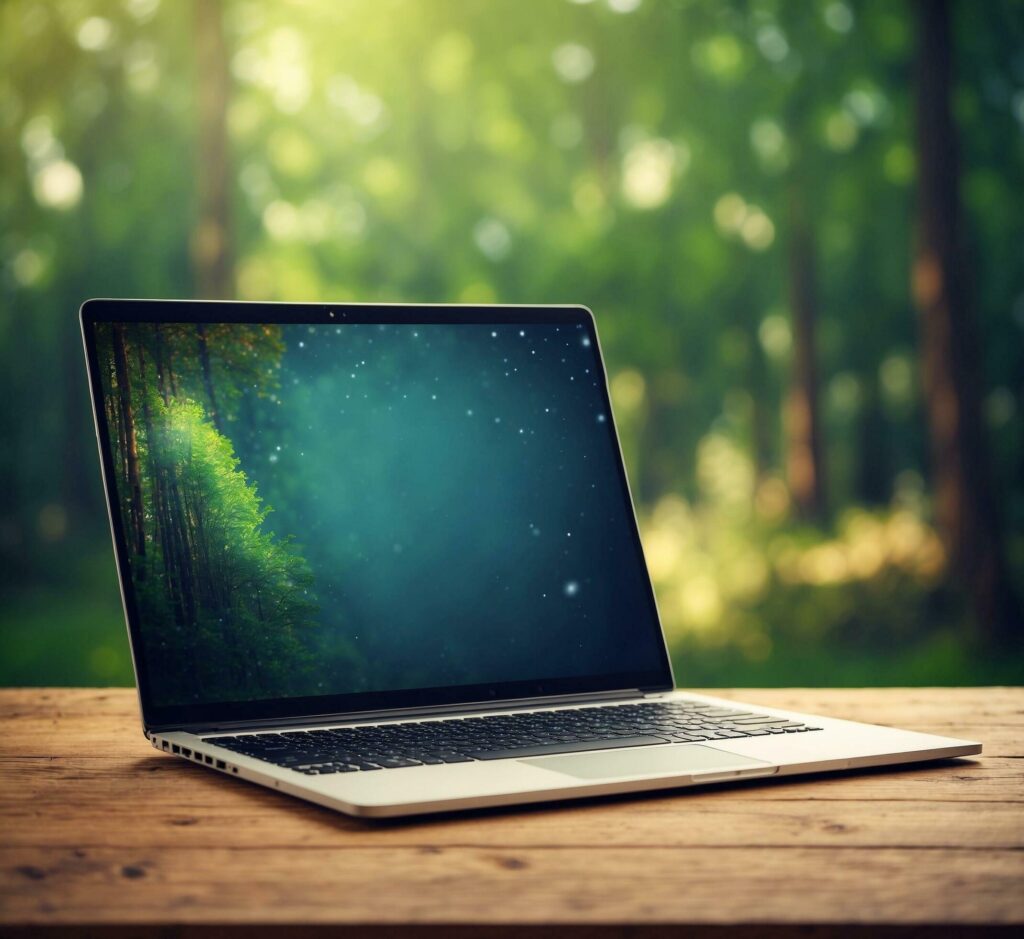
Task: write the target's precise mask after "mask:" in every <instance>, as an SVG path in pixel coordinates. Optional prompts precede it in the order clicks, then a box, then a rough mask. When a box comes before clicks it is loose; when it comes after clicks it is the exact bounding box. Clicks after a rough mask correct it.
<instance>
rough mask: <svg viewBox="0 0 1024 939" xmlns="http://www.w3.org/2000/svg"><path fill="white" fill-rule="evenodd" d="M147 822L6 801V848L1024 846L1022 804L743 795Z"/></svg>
mask: <svg viewBox="0 0 1024 939" xmlns="http://www.w3.org/2000/svg"><path fill="white" fill-rule="evenodd" d="M140 814H141V815H142V816H143V817H144V818H145V824H139V825H122V826H118V828H117V830H115V831H111V825H110V818H111V815H110V806H109V802H108V803H107V804H103V803H101V802H98V801H97V802H96V803H92V804H81V803H78V802H77V800H76V804H75V805H73V806H68V805H64V806H59V805H49V804H43V805H36V804H32V803H27V804H22V805H18V806H10V807H5V809H4V811H3V820H4V837H3V842H4V845H5V846H6V847H11V848H14V847H24V848H29V847H48V848H50V847H54V848H57V847H67V848H75V847H77V848H101V847H116V848H134V849H139V848H150V849H170V848H196V847H222V846H224V845H226V844H230V845H231V846H232V847H235V848H238V849H242V850H262V849H267V850H270V849H276V848H282V849H293V848H295V849H304V848H318V847H322V848H327V847H337V848H353V847H368V846H376V847H384V846H401V847H412V848H416V847H425V846H428V845H437V846H441V845H455V846H458V845H465V844H480V843H486V844H488V845H492V846H503V847H511V846H515V847H529V848H544V847H549V846H551V845H559V846H563V847H567V846H578V847H586V846H591V847H596V848H599V847H603V846H615V847H640V846H644V845H650V846H662V847H680V848H681V847H689V848H702V847H744V846H756V847H779V848H781V847H793V846H800V847H830V848H835V849H837V850H839V849H843V848H864V847H922V848H923V847H927V848H936V847H944V846H948V845H951V844H955V845H956V846H958V847H961V848H1000V849H1006V850H1013V849H1024V823H1022V819H1024V809H1022V808H1021V805H1020V804H1005V803H991V804H989V805H986V806H985V807H984V810H983V811H978V810H977V809H975V808H974V807H973V806H963V805H958V804H956V803H949V802H916V801H912V802H907V801H902V802H881V801H876V802H871V803H864V802H861V801H856V800H854V801H835V802H830V803H818V802H810V801H806V800H791V801H785V802H743V801H738V800H734V799H733V800H723V799H718V798H715V797H714V796H711V797H703V798H701V797H698V798H697V799H695V800H692V801H691V800H686V801H684V800H683V799H681V798H672V797H665V796H662V797H659V798H652V797H650V796H645V797H643V798H640V799H637V800H636V801H635V802H634V803H633V804H627V803H626V802H625V801H617V802H614V803H608V802H596V803H594V802H591V803H584V804H578V805H574V806H571V807H565V806H558V807H555V808H550V807H545V808H534V809H530V810H526V811H524V810H522V809H518V810H515V811H513V810H511V809H507V810H504V811H502V812H488V813H485V814H483V815H469V816H466V815H461V816H456V817H441V818H434V819H428V820H422V821H419V822H415V823H412V822H404V823H388V824H384V825H382V824H379V823H378V824H370V823H365V822H360V821H358V820H356V819H349V818H346V817H344V816H340V815H337V814H336V813H333V812H329V811H328V810H325V809H321V808H319V807H317V806H312V805H310V806H306V805H303V804H301V803H297V802H295V801H294V800H292V799H289V798H288V797H286V796H282V795H279V794H275V793H273V792H270V791H269V790H268V791H267V792H266V795H265V797H263V796H262V794H261V797H260V798H258V799H252V800H248V799H247V800H239V799H225V800H223V801H222V802H221V803H219V804H203V803H195V804H188V803H183V804H180V805H177V806H170V805H164V804H158V805H150V804H148V803H140Z"/></svg>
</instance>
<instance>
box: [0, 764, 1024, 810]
mask: <svg viewBox="0 0 1024 939" xmlns="http://www.w3.org/2000/svg"><path fill="white" fill-rule="evenodd" d="M149 752H152V751H149ZM1022 770H1024V766H1021V761H1020V760H1016V761H1014V760H1009V759H1005V760H996V759H995V758H986V759H985V760H984V761H977V760H958V761H955V762H950V763H940V764H926V765H919V766H910V767H902V768H888V767H887V768H882V769H870V770H863V771H856V772H844V773H830V774H818V775H815V776H801V777H796V778H793V779H765V780H755V781H752V782H746V783H735V784H732V785H725V786H715V787H710V788H706V789H688V790H685V791H684V790H678V791H677V792H676V793H674V794H672V795H669V796H665V798H672V799H678V800H683V801H682V802H681V811H687V810H691V811H692V810H693V809H692V808H691V802H692V800H695V799H698V798H701V797H702V794H703V795H704V796H706V797H708V798H712V799H716V800H717V799H739V800H744V801H758V802H762V801H768V802H771V801H779V800H788V801H792V800H798V801H805V800H811V801H833V800H851V799H857V800H861V801H873V800H882V801H901V800H902V801H919V800H928V801H948V802H1017V803H1020V802H1022V801H1024V781H1022V777H1021V772H1022ZM69 786H74V789H75V799H76V803H77V804H80V805H83V806H84V805H89V804H98V805H108V804H109V803H110V802H111V800H112V799H118V800H122V799H123V800H124V801H126V802H127V804H131V805H135V804H139V803H144V804H145V805H147V806H154V805H156V804H158V803H159V804H164V805H172V806H178V805H191V804H199V805H211V804H217V803H219V802H222V801H225V800H244V801H246V802H252V801H253V800H256V799H260V798H265V797H266V796H267V795H270V796H274V798H275V799H277V796H276V795H275V794H274V793H270V792H269V790H264V789H262V788H260V787H257V786H254V785H249V784H246V783H244V782H242V781H241V780H237V779H228V778H227V777H224V776H221V775H220V774H219V773H215V772H214V771H212V770H208V769H204V768H202V767H200V766H195V765H193V764H191V763H186V762H185V761H184V760H180V759H174V758H173V757H167V756H162V755H160V754H157V753H152V756H147V757H144V758H142V759H129V760H124V761H121V760H118V759H114V758H111V759H99V758H76V759H74V760H61V759H59V758H54V759H50V760H47V759H38V758H33V759H31V760H29V759H25V760H8V761H7V762H5V763H0V806H2V805H3V804H4V803H7V804H10V805H16V804H19V803H22V804H23V803H35V804H38V805H44V804H51V805H58V806H59V805H62V804H64V803H65V802H66V800H67V794H68V788H69ZM281 798H284V797H283V796H282V797H281ZM635 798H640V797H638V796H628V797H623V799H617V800H615V799H612V800H605V801H604V804H609V805H611V804H616V803H618V802H622V801H629V800H631V799H635ZM643 798H654V796H645V797H643ZM291 801H292V800H289V803H290V802H291ZM277 804H280V802H278V803H277ZM0 811H2V809H0ZM324 811H326V810H324Z"/></svg>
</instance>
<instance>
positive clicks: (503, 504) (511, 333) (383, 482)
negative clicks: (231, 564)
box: [231, 324, 659, 694]
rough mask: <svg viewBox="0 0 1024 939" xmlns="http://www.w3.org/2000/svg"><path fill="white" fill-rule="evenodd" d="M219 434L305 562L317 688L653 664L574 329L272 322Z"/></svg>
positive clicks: (635, 568)
mask: <svg viewBox="0 0 1024 939" xmlns="http://www.w3.org/2000/svg"><path fill="white" fill-rule="evenodd" d="M282 335H283V339H284V345H285V351H284V355H283V358H282V360H281V364H280V385H279V387H278V389H277V390H276V391H275V392H274V393H273V394H272V395H270V396H261V397H256V396H254V400H253V401H251V402H250V406H249V408H248V409H247V410H243V414H247V415H248V420H240V421H239V424H241V425H242V426H239V427H237V428H235V431H233V432H232V434H231V436H232V438H233V440H234V442H235V446H236V449H237V452H238V455H239V457H240V459H241V462H242V468H243V469H244V471H245V472H246V474H247V475H248V476H249V478H250V479H252V480H253V481H254V482H255V483H256V485H257V487H258V490H259V492H260V495H261V496H262V497H263V498H264V499H265V500H266V501H267V502H268V503H269V504H270V505H271V506H273V509H274V511H273V512H272V513H271V514H270V516H269V517H268V519H267V525H268V526H269V527H270V528H272V529H273V530H274V531H275V532H277V533H278V534H279V535H281V536H293V537H294V539H295V542H296V544H297V545H299V546H300V547H301V551H302V553H303V554H304V556H305V557H306V558H307V560H308V561H309V564H310V566H311V568H312V571H313V575H314V591H315V594H316V598H317V602H318V603H319V605H320V623H321V628H322V630H323V633H324V639H325V645H326V646H328V647H329V646H330V645H331V644H332V643H334V644H337V645H338V646H339V647H340V646H344V647H345V648H346V649H348V650H350V651H352V652H353V653H354V654H355V656H356V657H357V658H358V660H359V661H361V662H362V663H363V665H362V667H361V669H360V674H359V676H358V678H357V679H356V681H355V686H354V687H353V686H352V684H353V680H352V678H351V676H350V675H349V676H348V677H347V678H346V687H334V686H332V683H331V680H330V676H329V675H326V676H325V677H324V687H323V693H325V694H326V693H330V694H336V693H346V692H356V691H377V690H398V689H405V688H416V687H440V686H449V685H464V684H484V683H497V682H504V681H522V680H527V679H545V678H554V677H572V676H580V675H592V674H613V673H621V672H627V671H643V670H651V669H656V668H657V667H658V663H659V651H658V646H657V643H658V642H659V640H658V639H657V636H658V632H657V629H656V627H654V626H653V625H652V624H651V622H650V618H649V616H650V614H649V613H648V608H647V602H646V599H645V590H646V587H645V578H646V574H645V573H644V571H643V568H642V562H641V560H640V558H639V556H638V555H637V552H636V551H635V548H634V545H633V541H632V538H631V535H630V527H629V526H630V524H631V522H630V519H629V512H630V509H629V506H628V503H627V500H626V496H625V493H624V492H623V490H622V487H621V484H620V482H619V478H618V471H617V460H618V454H617V451H616V444H615V441H614V436H613V433H612V431H611V426H610V423H609V415H608V413H607V412H606V410H605V402H604V395H603V392H602V390H601V386H600V383H601V382H602V381H603V379H602V377H601V374H600V370H601V366H600V362H599V359H598V357H597V354H596V351H597V350H596V349H595V348H594V347H593V346H592V344H591V340H590V338H589V336H588V334H587V332H586V330H584V329H583V328H582V327H577V326H573V325H561V326H556V325H553V324H543V325H540V324H533V325H522V326H521V325H508V324H503V325H477V324H459V325H454V324H423V325H408V324H401V325H378V324H346V325H343V326H328V325H316V326H306V325H302V326H297V325H289V326H284V327H282Z"/></svg>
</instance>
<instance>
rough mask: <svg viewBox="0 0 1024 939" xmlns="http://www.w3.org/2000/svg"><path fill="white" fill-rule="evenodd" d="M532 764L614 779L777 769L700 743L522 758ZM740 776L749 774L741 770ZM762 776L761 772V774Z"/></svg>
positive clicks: (575, 774)
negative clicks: (749, 769)
mask: <svg viewBox="0 0 1024 939" xmlns="http://www.w3.org/2000/svg"><path fill="white" fill-rule="evenodd" d="M519 762H520V763H529V764H530V766H539V767H540V768H541V769H550V770H554V771H555V772H556V773H565V774H566V775H567V776H575V777H576V778H577V779H611V778H615V777H621V776H658V775H664V774H668V773H673V774H675V773H679V774H691V773H693V774H699V773H707V772H714V771H715V770H722V772H723V773H724V774H728V775H732V773H731V772H730V771H737V770H743V769H747V768H751V769H756V768H759V767H764V768H766V769H767V772H766V774H765V775H768V774H769V773H771V772H774V767H773V766H772V764H771V763H765V762H763V761H761V760H752V759H751V758H750V757H749V756H740V755H739V754H738V753H729V752H728V751H726V750H716V749H715V748H714V747H705V746H701V745H700V744H696V743H694V744H687V745H686V746H671V747H627V748H623V749H621V750H597V751H592V752H588V753H563V754H559V755H557V756H540V757H532V758H530V759H525V760H520V761H519ZM737 775H744V776H745V775H747V774H746V773H737ZM758 775H760V774H758Z"/></svg>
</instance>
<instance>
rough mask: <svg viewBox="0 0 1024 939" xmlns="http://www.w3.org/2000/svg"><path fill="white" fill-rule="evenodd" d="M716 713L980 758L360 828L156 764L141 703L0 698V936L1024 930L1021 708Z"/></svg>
mask: <svg viewBox="0 0 1024 939" xmlns="http://www.w3.org/2000/svg"><path fill="white" fill-rule="evenodd" d="M710 693H713V694H716V695H720V696H722V697H729V698H735V699H736V700H739V701H745V702H749V703H754V704H762V705H764V706H774V707H780V708H787V709H792V710H797V711H808V712H811V713H818V714H827V715H830V716H833V717H844V718H850V719H853V720H863V721H869V722H873V723H881V724H892V725H896V726H900V727H905V728H909V729H914V730H922V731H928V732H934V733H939V734H945V735H948V736H962V737H966V738H969V739H975V740H980V741H982V742H983V743H984V745H985V752H984V755H982V756H980V757H973V758H970V759H963V760H951V761H946V762H943V763H933V764H927V765H922V766H918V767H904V768H897V769H886V770H869V771H863V772H857V773H843V774H832V775H818V776H815V777H804V778H802V779H800V778H797V779H792V780H774V781H757V782H748V783H742V784H734V785H732V786H728V787H705V788H700V789H690V790H679V791H676V792H674V793H673V792H662V793H654V794H646V795H642V796H629V797H615V798H606V799H601V800H592V801H587V802H576V803H571V802H566V803H560V804H556V805H550V804H549V805H543V806H538V807H527V808H522V807H520V808H516V809H500V810H487V811H477V812H474V813H471V814H452V815H447V816H434V817H430V818H421V819H418V820H412V821H392V822H384V823H382V822H366V821H360V820H356V819H352V818H348V817H346V816H343V815H339V814H336V813H334V812H331V811H329V810H327V809H322V808H319V807H317V806H313V805H310V804H307V803H304V802H301V801H298V800H295V799H291V798H289V797H287V796H285V795H281V794H278V793H275V792H272V791H270V790H267V789H263V788H261V787H258V786H253V785H249V784H246V783H244V782H241V781H239V780H234V779H231V778H228V777H224V776H222V775H220V774H217V773H215V772H212V771H209V770H205V769H203V768H202V767H200V766H195V765H193V764H190V763H186V762H185V761H183V760H181V759H176V758H172V757H168V756H166V755H163V754H160V753H157V752H156V751H154V750H153V749H152V748H151V747H150V746H149V744H148V743H147V741H146V740H145V739H144V737H143V736H142V733H141V730H140V724H139V717H138V712H137V707H136V699H135V693H134V691H133V690H129V689H120V688H118V689H39V688H34V689H9V690H0V934H3V935H12V934H14V933H15V932H18V933H20V932H22V931H23V930H25V931H31V930H34V929H39V928H41V927H42V928H45V929H48V930H49V931H52V932H65V931H66V932H70V931H73V930H81V929H82V928H91V930H92V931H93V933H94V934H96V935H107V934H110V932H111V929H112V927H118V929H119V930H120V933H121V934H122V935H128V934H131V935H136V934H140V935H142V934H148V933H149V932H152V933H154V934H155V933H156V932H157V931H158V929H157V927H161V926H168V925H170V926H172V927H176V928H173V929H172V930H171V931H170V932H167V931H163V932H162V934H163V935H175V936H177V935H189V934H205V935H210V934H211V929H214V931H215V932H216V934H217V935H221V934H226V933H227V932H232V931H235V932H237V933H238V934H239V935H242V934H245V935H252V934H253V933H254V932H259V931H260V929H259V927H267V928H269V927H272V926H275V925H293V926H294V925H297V924H302V925H303V926H304V927H305V929H304V930H302V931H304V932H310V933H318V934H319V932H323V931H326V930H324V929H323V928H322V927H328V926H329V927H332V928H331V930H330V931H331V932H332V934H333V933H336V932H340V933H345V932H347V931H349V930H348V929H346V928H345V927H350V928H351V930H350V931H351V933H352V934H353V935H356V934H358V935H365V934H366V933H367V929H366V928H365V927H366V926H367V925H368V924H374V925H375V927H376V932H377V933H378V934H382V935H383V934H387V935H396V934H399V933H404V931H405V930H404V929H402V927H414V926H415V927H417V928H418V929H419V930H420V931H421V932H422V933H424V934H434V935H438V936H440V935H446V936H447V935H461V936H469V935H478V934H479V935H491V934H504V935H524V934H526V933H529V932H531V931H532V929H531V927H538V926H543V925H545V924H549V925H557V926H559V927H562V928H563V930H564V931H565V932H566V933H567V934H570V935H576V936H597V935H602V936H604V935H613V934H614V935H624V936H625V935H628V936H630V937H639V936H646V935H662V934H667V932H668V931H669V927H673V928H674V927H678V926H679V925H681V924H686V925H689V926H691V927H692V928H693V931H692V932H691V933H690V935H704V934H705V933H706V934H709V935H710V934H714V935H716V936H721V935H722V934H723V933H727V934H736V935H750V936H753V935H772V936H774V935H787V934H789V933H790V932H794V933H795V932H797V929H796V928H795V927H809V926H810V927H832V928H831V929H829V930H828V931H829V932H833V931H836V929H838V931H846V932H849V933H851V934H852V933H853V932H857V934H858V935H860V934H862V932H863V927H865V926H878V925H884V926H887V927H889V928H890V929H891V930H894V931H895V932H897V933H899V934H901V935H902V934H904V933H908V932H910V933H913V934H914V935H915V936H916V935H917V934H918V932H919V931H920V930H921V927H932V929H925V930H924V931H926V932H932V931H934V932H935V934H936V935H940V934H943V931H942V930H941V929H940V928H938V927H940V926H941V925H942V924H947V925H948V924H959V925H961V926H963V927H965V930H964V931H966V932H970V933H984V932H987V931H990V930H998V928H999V927H1000V926H1002V927H1009V926H1011V925H1013V924H1022V923H1024V851H1022V846H1024V735H1022V729H1024V689H1016V688H1014V689H1010V688H974V689H965V688H956V689H952V688H942V689H881V690H878V689H872V690H841V689H821V690H730V691H723V690H721V689H719V690H716V691H714V692H710ZM726 926H728V927H732V928H731V929H723V928H722V927H726ZM455 927H458V928H455ZM801 934H802V935H807V934H808V933H807V931H803V932H801ZM811 934H813V930H812V931H811Z"/></svg>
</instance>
